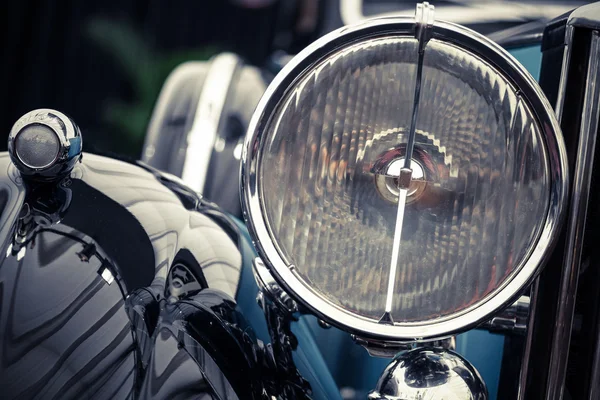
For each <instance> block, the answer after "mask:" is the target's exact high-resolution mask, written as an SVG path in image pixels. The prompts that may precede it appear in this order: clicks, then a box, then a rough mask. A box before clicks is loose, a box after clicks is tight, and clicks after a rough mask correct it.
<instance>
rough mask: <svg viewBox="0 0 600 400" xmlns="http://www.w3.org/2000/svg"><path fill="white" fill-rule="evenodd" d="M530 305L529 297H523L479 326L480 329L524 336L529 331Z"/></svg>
mask: <svg viewBox="0 0 600 400" xmlns="http://www.w3.org/2000/svg"><path fill="white" fill-rule="evenodd" d="M529 303H530V302H529V296H521V297H519V300H517V301H516V302H515V303H514V304H513V305H511V306H510V307H507V308H505V309H504V310H502V311H501V312H499V313H498V314H496V315H494V316H493V317H492V319H490V320H489V321H486V322H484V323H483V324H481V325H479V328H482V329H487V330H489V331H491V332H498V333H504V334H518V335H524V334H525V332H526V331H527V317H528V316H529Z"/></svg>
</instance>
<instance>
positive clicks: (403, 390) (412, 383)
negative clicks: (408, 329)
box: [369, 348, 488, 400]
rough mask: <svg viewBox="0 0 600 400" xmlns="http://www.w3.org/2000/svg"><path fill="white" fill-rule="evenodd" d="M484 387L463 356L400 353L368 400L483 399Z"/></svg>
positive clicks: (423, 351) (439, 351) (435, 352)
mask: <svg viewBox="0 0 600 400" xmlns="http://www.w3.org/2000/svg"><path fill="white" fill-rule="evenodd" d="M487 398H488V393H487V388H486V387H485V383H484V382H483V380H482V379H481V376H480V375H479V373H478V372H477V370H476V369H475V368H474V367H473V366H472V365H471V364H470V363H469V362H468V361H467V360H465V359H464V358H463V357H461V356H460V355H458V354H456V353H454V352H453V351H450V350H444V349H441V348H431V349H428V348H417V349H414V350H409V351H406V352H404V353H400V354H399V355H398V356H397V357H396V358H395V359H394V360H393V361H392V362H391V363H390V364H389V365H388V366H387V367H386V369H385V370H384V371H383V373H382V374H381V378H379V381H378V382H377V386H376V388H375V390H373V391H372V392H371V393H370V394H369V400H440V399H443V400H486V399H487Z"/></svg>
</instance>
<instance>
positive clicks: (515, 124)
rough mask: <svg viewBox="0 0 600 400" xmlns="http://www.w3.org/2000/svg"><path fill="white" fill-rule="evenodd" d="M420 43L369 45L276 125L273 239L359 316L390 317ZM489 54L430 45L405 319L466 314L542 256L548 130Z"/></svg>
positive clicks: (269, 180)
mask: <svg viewBox="0 0 600 400" xmlns="http://www.w3.org/2000/svg"><path fill="white" fill-rule="evenodd" d="M417 44H418V43H417V40H415V39H414V38H410V37H403V36H397V37H394V36H392V37H385V38H376V39H373V38H371V39H369V40H363V41H359V42H357V43H355V44H353V45H351V46H349V47H346V48H345V49H343V50H339V51H337V52H334V53H332V54H330V55H329V56H327V57H326V58H325V59H323V60H321V61H320V62H319V64H318V65H316V66H315V67H314V68H311V69H310V70H308V71H307V72H306V73H304V75H303V76H301V77H299V78H298V79H297V80H296V81H295V83H294V85H293V86H292V87H291V88H290V89H289V90H288V91H287V93H286V95H285V96H284V97H283V99H282V100H281V101H280V102H279V105H278V106H277V108H276V110H275V113H274V114H273V115H272V116H271V118H270V119H269V120H268V122H267V124H266V126H265V127H264V135H263V143H262V146H263V147H262V149H261V151H262V152H261V156H260V159H259V164H258V170H257V185H258V189H259V193H260V198H261V199H262V200H261V201H262V204H261V205H262V208H263V213H264V218H265V221H266V224H267V227H268V230H269V232H270V234H271V236H272V240H273V241H274V242H275V243H276V245H277V249H278V251H279V253H280V256H281V257H282V258H283V259H284V260H285V261H286V262H287V263H288V264H292V265H294V266H295V269H294V271H295V272H296V273H297V275H298V276H299V277H300V279H301V280H302V281H304V283H305V284H306V286H307V287H309V288H311V290H314V291H316V292H317V293H319V294H320V296H321V297H323V298H325V299H326V300H327V301H329V302H330V303H332V304H334V305H336V306H338V307H340V308H341V309H343V310H346V311H348V312H350V313H352V314H357V315H360V316H362V317H364V318H367V319H369V320H373V321H378V320H379V319H380V318H381V316H382V314H383V313H384V308H385V303H386V292H387V285H388V279H389V278H390V262H391V258H392V244H393V239H394V228H395V223H396V212H397V208H398V191H397V180H396V179H395V178H394V175H397V172H396V171H397V170H398V168H399V165H400V164H401V162H402V160H403V156H404V151H405V146H406V142H407V134H408V130H409V127H410V121H411V113H412V109H413V96H414V90H415V80H416V79H415V78H416V77H415V75H416V69H417ZM533 115H534V114H533V113H532V110H531V109H530V106H529V105H528V104H527V102H526V101H525V100H524V99H523V98H521V96H520V94H519V92H518V90H516V88H515V87H514V86H513V85H512V84H511V83H510V82H508V81H507V79H506V78H504V77H503V75H502V74H501V73H500V72H499V71H498V70H496V69H495V68H494V67H493V66H492V65H491V64H489V63H488V62H487V61H486V60H484V59H482V58H480V57H478V56H477V55H475V54H472V53H470V52H468V51H466V50H464V49H462V48H459V47H456V46H454V45H453V44H450V43H447V42H442V41H439V40H436V39H432V40H431V41H430V42H429V43H428V44H427V48H426V51H425V57H424V69H423V81H422V87H421V100H420V113H419V117H418V120H417V124H416V144H415V150H414V152H413V157H412V167H413V181H412V183H411V186H410V188H409V191H408V198H407V205H406V210H405V215H404V224H403V228H402V235H401V242H400V250H399V258H398V271H397V274H396V276H395V285H394V291H395V292H394V298H393V308H392V313H391V314H392V316H393V320H394V322H395V323H396V324H411V323H417V322H423V321H431V320H436V319H440V318H444V317H447V316H450V315H453V314H456V313H460V312H462V311H465V310H466V309H468V308H469V307H472V306H475V305H477V304H478V303H480V302H482V301H484V299H486V298H487V297H488V296H491V295H493V294H494V293H495V292H497V291H498V290H500V289H501V287H502V286H503V284H505V283H506V282H508V281H509V280H510V279H511V277H513V276H514V274H515V273H517V272H518V269H519V267H520V266H522V265H523V262H524V261H525V260H526V259H527V258H528V256H529V252H530V251H531V249H532V248H533V246H534V245H535V243H536V241H537V240H538V237H539V234H540V232H541V229H542V227H543V225H544V222H545V217H546V213H547V210H548V204H549V199H550V191H551V184H550V179H549V172H548V168H549V166H548V160H547V153H546V150H545V145H544V140H543V136H542V134H541V132H540V128H539V126H538V122H537V121H536V119H535V118H534V117H533Z"/></svg>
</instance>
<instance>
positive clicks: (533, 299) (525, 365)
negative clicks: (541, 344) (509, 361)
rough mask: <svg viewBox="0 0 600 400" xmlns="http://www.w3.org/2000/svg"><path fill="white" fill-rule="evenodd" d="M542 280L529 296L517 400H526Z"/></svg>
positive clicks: (532, 288)
mask: <svg viewBox="0 0 600 400" xmlns="http://www.w3.org/2000/svg"><path fill="white" fill-rule="evenodd" d="M539 285H540V278H536V279H535V280H534V281H533V284H532V285H531V292H530V295H529V316H528V318H527V332H526V333H527V336H526V337H525V347H524V349H523V355H522V357H521V370H520V371H519V386H518V388H517V400H525V390H526V388H527V377H528V376H529V364H530V362H529V361H530V354H531V347H532V346H533V326H534V324H535V318H536V315H537V314H536V313H537V300H538V290H539Z"/></svg>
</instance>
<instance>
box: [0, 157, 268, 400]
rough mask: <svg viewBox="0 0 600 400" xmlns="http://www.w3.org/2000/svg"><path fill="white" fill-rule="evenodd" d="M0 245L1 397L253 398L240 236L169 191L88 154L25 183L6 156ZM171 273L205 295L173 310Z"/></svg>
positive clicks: (194, 201) (155, 178)
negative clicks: (241, 298)
mask: <svg viewBox="0 0 600 400" xmlns="http://www.w3.org/2000/svg"><path fill="white" fill-rule="evenodd" d="M0 238H1V240H2V242H1V244H0V343H1V348H0V393H1V394H2V398H3V399H4V398H6V399H10V398H44V399H46V398H59V397H60V398H88V397H92V396H94V397H97V398H125V397H128V396H133V397H141V398H157V399H158V398H167V397H170V398H191V397H193V398H221V399H224V398H236V396H235V394H234V392H235V393H238V395H239V394H240V393H243V398H257V397H259V396H260V394H261V392H262V383H261V371H262V370H261V365H260V364H261V363H262V362H263V360H262V359H261V357H262V356H263V351H262V350H261V349H263V347H261V346H262V343H261V342H260V341H258V340H257V339H256V337H255V336H254V334H253V332H252V329H251V328H250V327H249V326H248V325H247V323H246V322H245V320H244V317H243V316H242V315H241V313H240V312H239V310H238V309H237V307H236V304H235V301H234V298H235V296H236V292H237V290H238V285H239V280H240V271H241V266H242V256H241V254H240V251H239V250H238V244H237V243H236V232H235V226H233V225H231V224H227V222H226V217H225V216H224V215H223V214H221V213H219V211H218V209H216V208H214V207H212V206H210V205H206V204H204V203H202V201H201V199H199V198H198V197H197V196H195V195H194V194H193V193H190V192H189V191H188V190H187V189H186V188H185V187H184V186H182V185H180V184H179V183H178V182H177V181H175V180H173V179H171V178H168V177H164V176H162V175H159V174H158V173H156V172H155V171H152V170H151V169H149V168H142V167H140V166H136V165H132V164H128V163H124V162H120V161H116V160H112V159H107V158H103V157H98V156H93V155H89V154H84V158H83V163H81V164H78V165H77V166H76V167H75V169H74V170H73V171H72V173H71V176H70V178H67V179H65V180H62V181H60V182H57V183H55V184H44V185H40V184H32V183H28V182H23V179H22V178H21V176H20V175H19V173H18V172H17V171H16V169H15V168H14V166H13V165H12V164H11V162H10V159H9V157H8V154H7V153H1V154H0ZM175 262H177V263H184V264H187V267H188V268H189V269H190V270H192V271H193V272H194V274H195V275H196V276H197V281H198V282H199V284H200V286H201V289H200V290H196V291H195V292H194V293H186V294H185V295H184V296H182V297H179V298H173V297H172V298H171V299H169V293H168V291H169V287H168V285H167V284H166V278H167V276H168V272H169V269H170V268H171V266H172V265H174V263H175ZM107 271H110V273H108V272H107ZM111 277H112V278H114V281H112V282H111V283H110V284H109V281H111ZM168 299H169V300H168Z"/></svg>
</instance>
